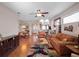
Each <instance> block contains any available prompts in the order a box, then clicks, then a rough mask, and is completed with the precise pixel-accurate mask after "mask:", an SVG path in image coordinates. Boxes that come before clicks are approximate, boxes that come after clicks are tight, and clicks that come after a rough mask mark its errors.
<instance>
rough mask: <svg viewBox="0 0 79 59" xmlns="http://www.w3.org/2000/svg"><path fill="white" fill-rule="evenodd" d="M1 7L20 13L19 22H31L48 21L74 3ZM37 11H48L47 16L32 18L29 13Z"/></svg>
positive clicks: (18, 4)
mask: <svg viewBox="0 0 79 59" xmlns="http://www.w3.org/2000/svg"><path fill="white" fill-rule="evenodd" d="M2 4H3V5H5V6H6V7H8V8H10V9H11V10H13V11H14V12H15V13H17V12H20V13H21V14H19V15H18V16H19V18H20V20H26V21H32V20H39V19H41V18H42V19H43V18H44V19H50V18H51V17H54V16H55V15H57V14H59V13H61V12H63V11H64V10H66V9H68V8H69V7H71V6H72V5H73V4H75V3H74V2H3V3H2ZM37 9H41V10H43V11H48V12H49V14H48V15H46V16H45V17H34V15H30V13H32V12H33V13H34V12H35V11H36V10H37Z"/></svg>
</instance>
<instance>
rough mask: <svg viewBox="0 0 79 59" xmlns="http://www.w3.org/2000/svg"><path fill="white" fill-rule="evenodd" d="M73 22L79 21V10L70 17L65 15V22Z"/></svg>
mask: <svg viewBox="0 0 79 59" xmlns="http://www.w3.org/2000/svg"><path fill="white" fill-rule="evenodd" d="M73 22H79V12H78V13H75V14H72V15H70V16H68V17H65V18H64V19H63V24H66V23H73Z"/></svg>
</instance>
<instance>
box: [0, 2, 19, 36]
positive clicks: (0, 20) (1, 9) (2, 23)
mask: <svg viewBox="0 0 79 59" xmlns="http://www.w3.org/2000/svg"><path fill="white" fill-rule="evenodd" d="M18 31H19V30H18V18H17V16H16V14H14V13H13V12H12V11H11V10H9V9H8V8H7V7H5V6H3V5H1V4H0V33H1V34H2V36H3V37H6V36H10V35H15V34H17V33H18Z"/></svg>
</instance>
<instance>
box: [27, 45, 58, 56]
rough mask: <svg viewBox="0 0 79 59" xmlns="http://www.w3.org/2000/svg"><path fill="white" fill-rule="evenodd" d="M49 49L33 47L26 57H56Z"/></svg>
mask: <svg viewBox="0 0 79 59" xmlns="http://www.w3.org/2000/svg"><path fill="white" fill-rule="evenodd" d="M50 50H51V49H49V48H44V47H40V46H39V45H33V46H32V47H31V50H30V52H29V54H28V55H27V57H56V56H57V54H56V53H55V51H54V50H52V52H51V51H50Z"/></svg>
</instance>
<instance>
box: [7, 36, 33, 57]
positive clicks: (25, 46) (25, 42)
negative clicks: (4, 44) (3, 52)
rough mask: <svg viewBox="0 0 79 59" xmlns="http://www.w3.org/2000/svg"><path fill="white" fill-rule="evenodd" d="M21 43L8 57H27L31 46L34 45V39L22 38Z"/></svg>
mask: <svg viewBox="0 0 79 59" xmlns="http://www.w3.org/2000/svg"><path fill="white" fill-rule="evenodd" d="M19 43H20V45H19V46H18V47H17V48H16V49H15V50H14V51H12V52H10V53H9V55H8V57H26V56H27V54H28V52H29V49H30V47H31V45H33V37H30V38H21V39H20V42H19Z"/></svg>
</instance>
